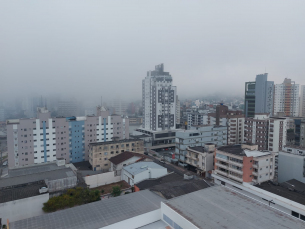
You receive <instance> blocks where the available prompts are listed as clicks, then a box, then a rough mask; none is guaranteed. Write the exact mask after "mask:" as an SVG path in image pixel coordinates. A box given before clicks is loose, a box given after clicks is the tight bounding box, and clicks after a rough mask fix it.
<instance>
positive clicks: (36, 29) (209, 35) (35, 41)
mask: <svg viewBox="0 0 305 229" xmlns="http://www.w3.org/2000/svg"><path fill="white" fill-rule="evenodd" d="M304 12H305V1H279V0H276V1H266V0H264V1H250V0H249V1H248V0H247V1H233V0H230V1H227V0H226V1H195V0H192V1H177V0H175V1H164V0H162V1H156V0H154V1H146V0H140V1H115V0H109V1H102V0H98V1H93V0H92V1H91V0H87V1H75V0H73V1H67V0H65V1H62V0H60V1H55V0H52V1H41V0H37V1H33V0H32V1H31V0H29V1H12V0H10V1H4V0H2V1H0V79H1V81H0V96H1V97H3V96H4V97H7V96H25V95H26V94H28V93H31V92H35V93H39V94H41V95H47V94H53V93H54V94H63V95H67V96H75V97H77V98H80V97H82V96H84V97H86V96H88V97H95V96H96V97H100V96H103V98H105V99H110V98H111V97H112V96H119V95H120V96H121V97H122V98H124V99H141V86H142V85H141V84H142V79H143V78H144V77H145V76H146V72H147V71H148V70H153V69H154V66H155V65H157V64H160V63H164V66H165V71H169V72H170V73H171V75H172V76H173V85H175V86H177V93H178V95H179V96H181V97H189V96H202V95H208V94H215V93H222V94H230V95H243V93H244V83H245V82H246V81H253V80H254V79H255V75H256V74H261V73H264V72H265V69H266V72H268V73H269V76H268V79H269V80H273V81H275V83H282V81H283V80H284V78H285V77H287V78H291V79H292V80H294V81H296V83H299V84H303V85H304V84H305V64H304V63H305V58H304V53H305V46H304V41H305V14H304ZM0 99H1V98H0Z"/></svg>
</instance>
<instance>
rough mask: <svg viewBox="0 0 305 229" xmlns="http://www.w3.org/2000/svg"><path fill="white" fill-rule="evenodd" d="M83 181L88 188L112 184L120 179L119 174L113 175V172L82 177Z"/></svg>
mask: <svg viewBox="0 0 305 229" xmlns="http://www.w3.org/2000/svg"><path fill="white" fill-rule="evenodd" d="M84 179H85V182H86V184H87V185H89V188H96V187H98V186H102V185H106V184H112V183H116V182H119V181H121V176H115V174H114V172H108V173H100V174H96V175H91V176H85V177H84Z"/></svg>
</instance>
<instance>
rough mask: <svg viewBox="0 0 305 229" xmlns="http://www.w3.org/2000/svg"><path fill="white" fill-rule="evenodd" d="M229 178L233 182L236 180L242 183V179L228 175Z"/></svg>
mask: <svg viewBox="0 0 305 229" xmlns="http://www.w3.org/2000/svg"><path fill="white" fill-rule="evenodd" d="M229 178H231V179H233V180H236V181H239V182H243V178H240V177H236V176H234V175H232V174H229Z"/></svg>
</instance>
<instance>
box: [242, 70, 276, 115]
mask: <svg viewBox="0 0 305 229" xmlns="http://www.w3.org/2000/svg"><path fill="white" fill-rule="evenodd" d="M267 78H268V73H265V74H260V75H257V76H256V79H255V82H246V84H245V107H244V109H245V112H244V113H245V116H246V117H254V115H255V114H256V113H268V114H272V112H273V87H274V82H273V81H267Z"/></svg>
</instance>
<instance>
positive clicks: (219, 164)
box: [216, 162, 229, 169]
mask: <svg viewBox="0 0 305 229" xmlns="http://www.w3.org/2000/svg"><path fill="white" fill-rule="evenodd" d="M216 166H218V167H221V168H224V169H228V168H229V166H228V165H224V164H221V163H217V162H216Z"/></svg>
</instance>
